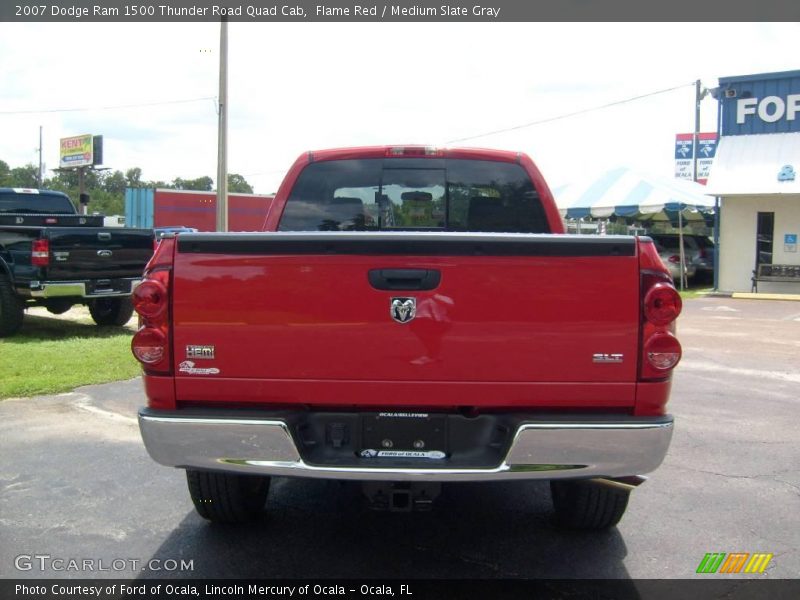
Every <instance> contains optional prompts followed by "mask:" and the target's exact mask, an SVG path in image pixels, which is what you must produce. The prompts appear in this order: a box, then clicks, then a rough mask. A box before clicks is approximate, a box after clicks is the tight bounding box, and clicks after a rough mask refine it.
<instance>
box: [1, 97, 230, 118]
mask: <svg viewBox="0 0 800 600" xmlns="http://www.w3.org/2000/svg"><path fill="white" fill-rule="evenodd" d="M206 100H216V97H215V96H203V97H202V98H188V99H186V100H166V101H162V102H146V103H142V104H119V105H116V106H95V107H87V108H51V109H46V110H0V115H30V114H42V113H59V112H84V111H89V110H114V109H117V108H144V107H147V106H164V105H167V104H187V103H189V102H204V101H206Z"/></svg>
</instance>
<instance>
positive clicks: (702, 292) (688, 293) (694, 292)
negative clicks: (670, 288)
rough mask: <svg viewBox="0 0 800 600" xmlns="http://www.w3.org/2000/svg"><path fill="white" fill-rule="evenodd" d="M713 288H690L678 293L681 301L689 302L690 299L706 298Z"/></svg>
mask: <svg viewBox="0 0 800 600" xmlns="http://www.w3.org/2000/svg"><path fill="white" fill-rule="evenodd" d="M713 289H714V288H710V287H709V288H692V289H688V290H683V291H682V292H680V295H681V299H683V300H689V299H690V298H702V297H703V296H706V295H707V294H709V293H710V292H711V290H713Z"/></svg>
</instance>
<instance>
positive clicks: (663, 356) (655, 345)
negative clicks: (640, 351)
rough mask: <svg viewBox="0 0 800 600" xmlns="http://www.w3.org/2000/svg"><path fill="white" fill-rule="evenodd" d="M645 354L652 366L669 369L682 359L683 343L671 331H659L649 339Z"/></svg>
mask: <svg viewBox="0 0 800 600" xmlns="http://www.w3.org/2000/svg"><path fill="white" fill-rule="evenodd" d="M644 354H645V358H646V359H647V362H648V364H649V366H650V367H652V368H653V369H655V370H656V371H661V372H663V371H668V370H670V369H672V368H674V367H675V365H677V364H678V361H679V360H680V359H681V345H680V343H679V342H678V340H677V338H676V337H675V336H674V335H672V334H671V333H658V334H655V335H653V336H652V337H651V338H650V339H649V340H647V343H646V344H645V348H644Z"/></svg>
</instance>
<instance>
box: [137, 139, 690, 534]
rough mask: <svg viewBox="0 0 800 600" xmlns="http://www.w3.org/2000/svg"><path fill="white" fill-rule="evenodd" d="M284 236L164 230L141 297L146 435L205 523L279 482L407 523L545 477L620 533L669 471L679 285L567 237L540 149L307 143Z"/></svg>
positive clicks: (634, 257) (618, 241) (556, 500)
mask: <svg viewBox="0 0 800 600" xmlns="http://www.w3.org/2000/svg"><path fill="white" fill-rule="evenodd" d="M264 229H265V233H187V234H181V235H180V236H179V237H175V238H170V237H167V238H165V239H164V240H163V241H162V242H161V244H160V245H159V248H158V250H157V252H156V254H155V255H154V257H153V259H152V260H151V261H150V263H149V265H148V267H147V269H146V271H145V279H144V282H143V283H142V284H141V285H139V286H138V287H137V288H136V290H135V292H134V305H135V307H136V310H137V311H138V313H139V315H140V323H141V327H140V329H139V331H138V333H136V335H135V336H134V338H133V341H132V350H133V353H134V355H135V356H136V358H137V359H138V360H139V361H140V362H141V363H142V366H143V369H144V382H145V388H146V393H147V407H146V408H142V409H141V411H140V413H139V424H140V428H141V432H142V437H143V439H144V443H145V445H146V447H147V450H148V452H149V453H150V455H151V456H152V458H153V459H155V460H156V461H158V462H159V463H161V464H164V465H168V466H173V467H178V468H182V469H185V470H186V472H187V478H188V484H189V491H190V494H191V497H192V500H193V501H194V504H195V507H196V508H197V511H198V512H199V513H200V515H202V516H203V517H205V518H207V519H210V520H212V521H221V522H238V521H244V520H247V519H251V518H253V517H255V516H257V515H258V514H259V512H260V511H261V510H262V509H263V507H264V503H265V500H266V496H267V492H268V489H269V481H270V477H272V476H289V477H324V478H334V479H350V480H360V481H363V482H364V490H365V492H366V494H367V496H368V498H369V500H370V501H371V503H372V506H373V507H375V508H387V509H392V510H412V509H426V508H430V507H431V503H432V501H433V500H434V498H435V497H436V495H437V494H438V491H439V488H440V485H441V484H442V483H443V482H450V481H486V482H490V481H500V480H525V479H540V480H549V481H550V486H551V490H552V496H553V504H554V507H555V512H556V516H557V517H558V519H559V520H560V522H562V523H563V524H565V525H568V526H571V527H578V528H587V529H601V528H605V527H610V526H612V525H614V524H616V523H617V522H618V521H619V519H620V518H621V516H622V514H623V512H624V510H625V508H626V505H627V501H628V495H629V493H630V490H632V489H633V488H634V487H636V486H637V485H638V484H639V483H641V482H642V481H643V478H642V477H640V475H641V474H642V473H647V472H649V471H652V470H654V469H655V468H656V467H658V465H659V464H660V463H661V461H662V460H663V458H664V455H665V454H666V452H667V448H668V446H669V442H670V438H671V435H672V426H673V419H672V417H671V416H670V415H668V414H667V413H666V411H665V406H666V403H667V399H668V396H669V391H670V378H671V372H672V369H673V368H674V367H675V365H676V364H677V363H678V361H679V360H680V356H681V348H680V344H679V343H678V341H677V339H676V338H675V336H674V328H675V319H676V318H677V317H678V314H679V313H680V310H681V300H680V296H679V295H678V294H677V292H676V291H675V288H674V286H673V285H672V279H671V277H670V276H669V273H668V272H667V271H666V269H665V267H664V265H663V263H662V262H661V259H660V258H659V256H658V253H657V252H656V249H655V246H654V244H653V243H652V241H651V240H650V239H648V238H646V237H640V238H635V237H625V236H580V235H565V234H564V229H563V224H562V221H561V219H560V217H559V214H558V212H557V210H556V206H555V204H554V202H553V198H552V195H551V193H550V190H549V189H548V187H547V185H546V183H545V181H544V179H543V178H542V176H541V174H540V173H539V171H538V170H537V168H536V167H535V165H534V164H533V162H532V161H531V159H530V158H528V157H527V156H526V155H524V154H519V153H513V152H502V151H496V150H476V149H448V150H442V149H432V148H427V147H419V146H411V147H370V148H349V149H338V150H325V151H319V152H309V153H306V154H303V155H302V156H301V157H300V158H299V159H298V160H297V161H296V162H295V164H294V166H293V167H292V168H291V170H290V171H289V173H288V174H287V176H286V178H285V179H284V182H283V183H282V184H281V187H280V189H279V191H278V193H277V195H276V197H275V200H274V202H273V204H272V207H271V209H270V211H269V214H268V216H267V218H266V223H265V227H264Z"/></svg>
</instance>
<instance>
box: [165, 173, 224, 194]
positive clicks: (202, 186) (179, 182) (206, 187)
mask: <svg viewBox="0 0 800 600" xmlns="http://www.w3.org/2000/svg"><path fill="white" fill-rule="evenodd" d="M172 185H173V187H174V188H175V189H176V190H196V191H199V192H210V191H211V190H212V189H213V186H214V180H213V179H211V177H208V176H205V177H198V178H197V179H182V178H180V177H176V178H175V179H174V180H173V181H172Z"/></svg>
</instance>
